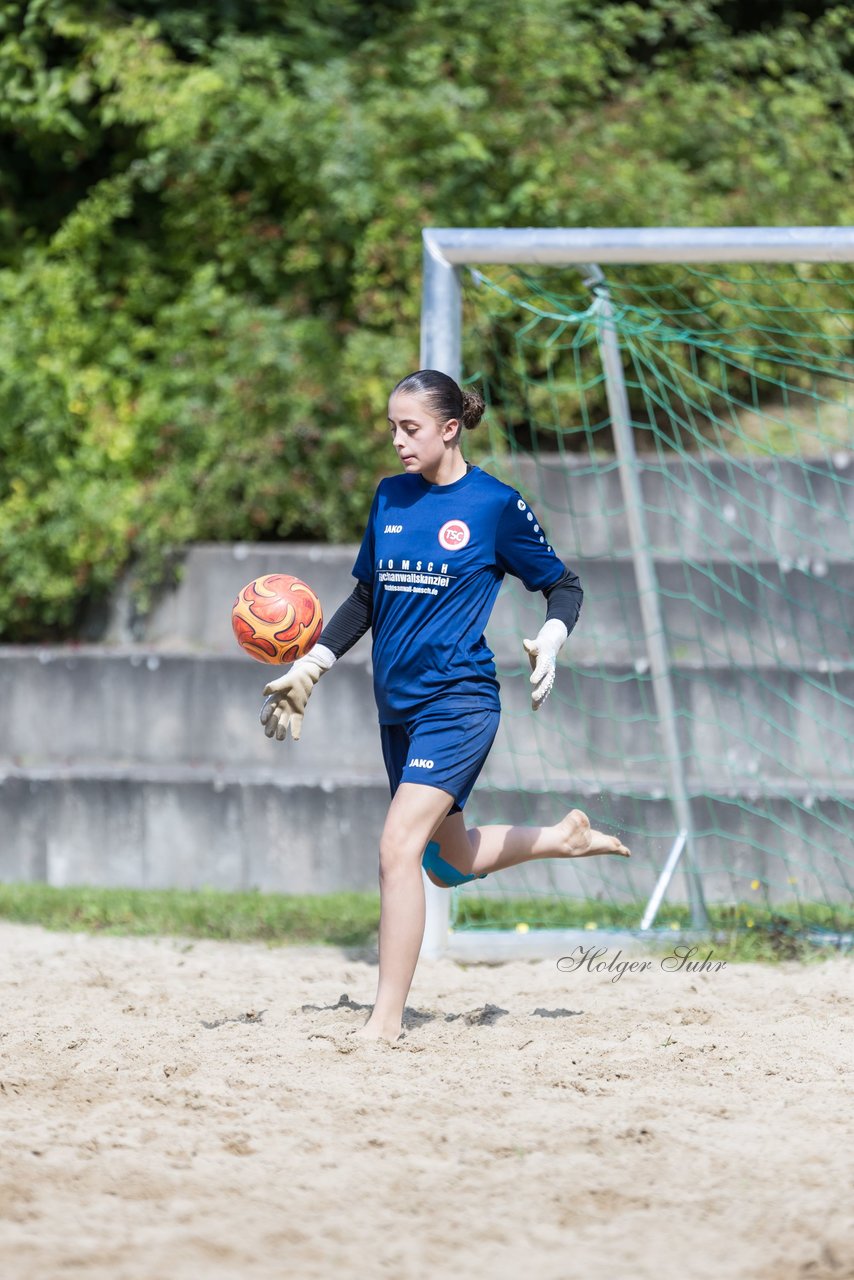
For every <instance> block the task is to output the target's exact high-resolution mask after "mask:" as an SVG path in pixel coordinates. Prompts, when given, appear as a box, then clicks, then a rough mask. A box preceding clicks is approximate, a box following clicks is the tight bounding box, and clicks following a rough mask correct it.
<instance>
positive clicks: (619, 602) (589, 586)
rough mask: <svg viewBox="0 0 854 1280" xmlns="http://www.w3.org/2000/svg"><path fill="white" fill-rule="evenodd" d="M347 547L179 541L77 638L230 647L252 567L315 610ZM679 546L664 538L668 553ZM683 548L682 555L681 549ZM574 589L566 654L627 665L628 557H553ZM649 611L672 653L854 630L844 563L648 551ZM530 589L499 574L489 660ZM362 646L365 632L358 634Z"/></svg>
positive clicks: (747, 659)
mask: <svg viewBox="0 0 854 1280" xmlns="http://www.w3.org/2000/svg"><path fill="white" fill-rule="evenodd" d="M356 550H357V549H356V548H355V547H352V546H350V547H347V546H338V547H318V546H315V545H309V544H298V543H291V544H285V543H282V544H272V545H271V544H267V543H258V544H253V545H251V546H247V545H244V544H238V545H235V546H231V545H228V546H221V545H210V544H199V545H196V546H192V547H190V548H189V549H188V551H187V554H186V557H185V559H184V562H183V568H182V574H183V576H182V579H181V581H180V583H179V584H178V586H177V587H176V588H175V589H173V590H169V591H166V592H164V593H162V594H161V596H160V597H159V599H158V601H157V602H156V604H155V607H154V608H153V610H152V612H151V613H150V614H148V615H147V616H146V617H144V618H142V617H138V616H136V615H134V613H133V609H132V604H131V601H130V597H129V596H128V593H127V589H126V588H125V589H124V590H122V591H119V592H118V593H117V595H116V597H115V598H114V600H113V601H112V602H111V604H110V606H109V608H108V610H107V611H106V612H104V613H102V614H101V615H100V616H98V617H95V616H94V615H93V616H92V617H91V618H90V620H89V624H88V628H87V638H88V639H89V640H92V641H97V640H99V641H101V642H103V643H107V644H127V643H141V644H147V645H151V646H154V647H159V648H165V649H181V648H183V649H189V650H193V651H196V652H201V651H213V652H217V653H228V654H233V653H234V652H235V651H236V642H235V639H234V635H233V634H232V630H231V606H232V603H233V601H234V599H235V597H236V595H237V592H238V591H239V590H240V588H241V587H242V586H244V585H245V583H246V582H248V581H249V580H251V579H252V578H255V577H259V576H260V575H261V574H265V573H274V572H285V573H292V574H294V575H296V576H297V577H299V578H303V579H304V580H305V581H306V582H308V583H310V584H311V585H312V587H313V588H314V589H315V591H316V592H317V594H318V596H319V597H320V600H321V603H322V605H323V609H324V615H325V617H326V618H327V620H328V619H329V618H331V617H332V615H333V613H334V612H335V610H336V609H337V608H338V606H339V605H340V604H341V603H342V601H343V600H345V599H346V597H347V596H348V595H349V594H350V592H351V591H352V589H353V585H354V583H353V578H352V577H351V576H350V575H351V569H352V566H353V562H354V560H355V557H356ZM676 550H681V547H680V544H679V543H676V544H674V546H673V547H672V548H671V551H676ZM686 555H687V552H686ZM565 558H566V559H567V561H568V562H569V563H570V564H571V565H572V567H573V569H574V570H575V572H576V573H578V575H579V577H580V579H581V583H582V586H583V588H584V592H585V603H584V608H583V611H582V615H581V618H580V620H579V623H578V625H577V627H576V629H575V631H574V632H573V635H572V641H571V648H572V654H573V657H574V659H575V660H577V661H580V662H593V661H597V660H600V659H606V660H608V661H611V662H620V661H623V662H626V661H635V660H636V659H639V658H642V657H643V655H644V652H645V646H644V635H643V627H642V623H641V614H640V605H639V601H638V593H637V588H636V585H635V575H634V568H633V566H632V563H631V561H630V560H627V559H625V558H623V559H592V560H586V559H575V558H573V557H571V556H568V555H567V556H565ZM656 569H657V575H658V582H659V587H660V593H661V609H662V614H663V618H664V626H665V631H666V634H667V637H668V641H669V645H670V649H671V652H672V654H673V657H674V659H676V660H686V659H687V660H701V659H704V658H706V657H710V658H711V659H712V660H725V661H729V662H734V663H747V664H750V663H753V662H757V661H766V662H784V663H790V664H791V663H797V662H798V661H799V660H803V659H807V660H811V661H814V660H817V659H820V658H823V659H827V660H828V661H833V660H837V659H842V660H844V659H847V658H848V657H850V655H851V651H852V639H851V637H852V634H854V563H852V562H851V558H850V547H849V550H848V559H847V560H844V561H833V562H831V561H828V560H815V561H811V560H810V559H809V556H808V555H806V554H803V555H800V556H799V558H798V560H797V561H796V562H795V561H789V560H786V559H783V560H781V561H751V562H745V563H736V562H733V561H726V560H719V561H704V562H703V563H692V562H691V561H690V560H688V559H686V560H682V559H673V558H672V556H671V557H670V558H665V557H660V558H659V560H658V562H657V565H656ZM544 604H545V602H544V600H543V597H542V595H541V594H540V593H539V592H536V593H533V594H532V593H530V592H528V591H526V590H525V588H524V587H523V586H522V585H521V583H519V582H517V581H515V580H513V579H507V580H505V584H504V586H503V587H502V590H501V594H500V595H499V599H498V602H497V604H496V608H495V611H494V613H493V616H492V619H491V621H490V624H489V627H488V628H487V638H488V640H489V643H490V644H491V646H492V647H493V649H494V651H495V652H496V654H498V655H499V657H505V656H507V657H511V658H515V655H516V653H517V652H518V645H519V640H520V639H521V637H522V636H523V635H531V634H535V633H536V631H537V630H538V629H539V627H540V625H541V624H542V621H543V618H544V616H545V610H544ZM362 644H363V645H367V644H369V640H365V641H363V642H362Z"/></svg>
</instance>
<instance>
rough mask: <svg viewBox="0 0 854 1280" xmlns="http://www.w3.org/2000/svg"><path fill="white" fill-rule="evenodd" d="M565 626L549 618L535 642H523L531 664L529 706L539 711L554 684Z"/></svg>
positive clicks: (565, 630) (556, 619)
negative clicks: (531, 687)
mask: <svg viewBox="0 0 854 1280" xmlns="http://www.w3.org/2000/svg"><path fill="white" fill-rule="evenodd" d="M568 634H569V633H568V631H567V629H566V624H565V623H563V622H561V620H560V618H550V619H549V620H548V621H547V622H545V623H543V625H542V627H541V628H540V632H539V635H538V636H537V638H536V640H523V641H522V644H523V645H524V647H525V652H526V653H527V655H528V659H529V661H530V663H531V684H532V685H533V686H534V688H533V689H532V690H531V706H532V707H533V709H534V711H539V709H540V707H541V706H542V705H543V703H544V702H545V700H546V698H547V697H548V696H549V693H550V692H551V688H552V685H553V684H554V682H555V670H556V668H557V655H558V654H559V653H560V651H561V649H562V648H563V646H564V645H565V643H566V637H567V635H568Z"/></svg>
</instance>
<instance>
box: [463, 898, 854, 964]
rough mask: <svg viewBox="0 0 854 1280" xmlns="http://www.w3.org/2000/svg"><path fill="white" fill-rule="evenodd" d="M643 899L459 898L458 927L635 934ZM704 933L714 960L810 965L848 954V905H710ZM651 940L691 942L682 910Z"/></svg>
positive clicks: (702, 944) (853, 919)
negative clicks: (840, 940)
mask: <svg viewBox="0 0 854 1280" xmlns="http://www.w3.org/2000/svg"><path fill="white" fill-rule="evenodd" d="M645 907H646V903H645V902H620V903H617V902H601V901H598V900H594V899H587V900H585V899H574V900H565V899H556V898H545V899H536V898H534V899H532V898H488V897H486V896H485V895H481V896H478V897H475V896H474V895H469V896H460V897H458V900H457V904H456V913H455V919H454V927H455V928H456V929H460V930H462V929H514V928H516V927H517V926H518V924H519V922H520V921H524V922H526V924H527V926H528V928H529V929H531V930H536V929H583V930H585V931H586V930H591V931H592V930H611V929H613V930H618V929H619V930H627V931H631V932H634V931H636V930H637V929H638V926H639V924H640V920H641V917H642V916H643V913H644V909H645ZM708 914H709V931H708V933H706V934H702V935H696V944H697V946H698V948H699V951H700V952H702V954H703V955H705V954H706V953H707V952H708V949H709V947H710V946H711V947H713V948H714V953H715V954H714V959H716V960H727V961H731V962H733V963H735V962H737V961H765V962H776V961H779V960H802V961H806V960H813V959H820V958H823V957H826V956H829V955H833V954H837V953H838V952H839V951H840V950H847V951H850V950H851V949H852V943H851V939H852V938H854V908H852V907H845V906H828V905H826V904H824V903H794V904H783V905H781V906H779V907H774V908H771V907H766V906H762V905H761V904H756V903H735V904H728V905H717V906H710V907H709V908H708ZM654 927H655V931H656V934H657V936H656V937H655V938H654V939H651V940H650V941H651V944H652V946H653V947H654V949H655V950H656V951H657V952H660V953H661V954H666V953H668V952H669V951H671V950H672V946H671V945H670V944H669V943H668V940H667V934H666V932H665V931H668V930H669V931H671V932H672V933H673V937H674V943H675V942H676V940H677V939H678V938H679V937H689V938H692V939H693V938H694V935H693V933H692V929H691V912H690V909H689V907H688V906H687V905H680V904H678V903H677V904H670V905H668V904H664V905H662V907H661V909H660V910H659V912H658V915H657V916H656V920H655V926H654ZM834 935H842V936H843V938H844V937H845V935H847V936H848V939H849V940H848V942H847V944H846V943H844V942H843V944H842V945H841V946H839V945H835V944H834V943H833V937H834Z"/></svg>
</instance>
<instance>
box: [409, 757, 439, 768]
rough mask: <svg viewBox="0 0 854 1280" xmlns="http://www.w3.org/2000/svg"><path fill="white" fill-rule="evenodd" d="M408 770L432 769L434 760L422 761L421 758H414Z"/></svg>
mask: <svg viewBox="0 0 854 1280" xmlns="http://www.w3.org/2000/svg"><path fill="white" fill-rule="evenodd" d="M406 767H407V769H432V768H433V761H432V760H422V759H421V757H420V756H413V757H412V759H411V760H410V761H409V764H408V765H407V766H406Z"/></svg>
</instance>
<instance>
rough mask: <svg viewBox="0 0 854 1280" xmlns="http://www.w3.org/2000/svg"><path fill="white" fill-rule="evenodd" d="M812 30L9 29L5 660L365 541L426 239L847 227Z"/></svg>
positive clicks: (501, 1)
mask: <svg viewBox="0 0 854 1280" xmlns="http://www.w3.org/2000/svg"><path fill="white" fill-rule="evenodd" d="M809 13H810V16H806V15H804V14H799V13H798V12H790V7H789V6H788V5H785V4H779V5H771V4H765V5H764V6H761V7H758V8H757V7H755V6H754V7H750V6H747V5H739V4H735V3H720V2H718V3H716V2H715V0H681V2H677V0H654V2H653V3H649V4H639V3H593V2H592V0H466V3H462V2H461V0H397V3H395V2H394V0H387V2H386V3H381V2H380V0H373V2H372V3H362V2H361V0H321V2H320V3H313V4H311V5H300V4H299V3H288V4H285V3H284V2H283V0H279V2H277V3H274V2H273V0H262V2H259V3H257V4H254V5H236V4H232V5H225V4H216V5H214V4H205V3H201V4H196V5H192V6H190V5H185V6H184V7H181V5H180V3H179V2H178V0H172V3H171V4H170V3H162V4H161V3H157V2H156V0H149V2H148V3H145V4H142V3H140V4H136V5H134V6H130V7H123V8H120V7H118V6H112V5H107V4H96V5H90V6H87V7H86V8H85V9H84V8H83V7H82V6H79V5H76V4H72V3H69V2H67V0H31V2H30V3H28V4H22V3H2V2H0V35H2V41H1V42H0V179H2V183H3V199H2V203H0V636H2V637H3V638H5V639H6V640H13V639H33V638H40V637H54V638H55V637H58V636H60V635H62V634H68V633H70V632H73V629H74V627H75V625H76V623H77V620H78V618H79V611H80V607H81V605H82V603H83V602H85V601H86V600H87V599H90V598H91V597H92V596H94V595H98V594H99V593H103V592H105V591H106V590H107V589H108V588H109V587H110V585H111V584H112V583H113V582H114V580H115V578H116V576H117V574H118V573H119V572H120V571H121V569H122V568H123V566H125V565H127V563H128V562H129V560H130V559H131V558H133V561H134V563H135V565H136V572H137V576H138V579H139V582H140V584H141V586H142V587H144V586H145V584H146V583H149V582H151V581H153V580H155V579H156V577H157V575H158V574H159V573H160V572H161V568H162V565H163V563H164V557H165V554H166V552H167V550H168V548H169V547H170V546H174V545H180V544H181V543H183V542H185V541H187V540H190V539H199V538H206V539H217V538H223V539H231V538H250V539H251V538H289V537H290V538H295V537H309V538H317V539H321V540H323V539H342V538H350V537H355V536H357V535H358V534H359V532H360V528H361V522H362V520H363V518H364V513H365V511H366V509H367V504H368V499H369V496H370V493H371V492H372V489H373V486H374V483H375V481H376V478H377V475H378V474H381V473H382V472H383V471H384V470H385V469H386V468H387V466H388V462H389V454H388V447H387V443H386V435H385V421H384V419H385V396H386V393H387V390H388V387H389V386H390V385H391V384H392V383H393V382H394V381H396V380H397V378H398V377H399V376H401V375H402V373H404V372H406V371H408V370H409V369H410V368H411V367H413V366H414V365H415V364H416V363H417V353H418V331H417V316H418V307H419V288H420V253H421V248H420V236H419V232H420V228H421V227H422V226H425V225H431V224H433V225H490V224H492V225H505V226H526V225H545V226H548V225H569V226H572V225H595V224H600V225H653V224H677V225H678V224H683V225H694V224H709V225H713V224H763V223H765V224H772V225H773V224H782V223H786V224H795V223H805V224H810V223H838V222H847V221H850V218H851V213H852V200H851V194H850V184H849V183H848V178H849V175H850V172H851V166H852V129H851V125H852V117H854V75H852V50H854V32H852V29H851V24H850V12H849V9H848V6H847V5H844V4H839V5H835V6H834V5H821V4H815V3H813V4H812V5H811V6H809ZM751 14H753V15H757V14H758V15H759V18H760V19H761V22H762V23H764V25H760V26H759V27H758V28H757V27H756V25H755V22H756V18H755V16H754V17H751V16H750V15H751ZM751 23H752V24H753V26H751Z"/></svg>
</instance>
